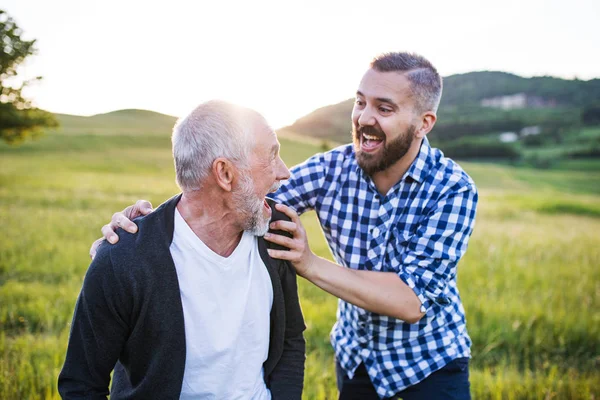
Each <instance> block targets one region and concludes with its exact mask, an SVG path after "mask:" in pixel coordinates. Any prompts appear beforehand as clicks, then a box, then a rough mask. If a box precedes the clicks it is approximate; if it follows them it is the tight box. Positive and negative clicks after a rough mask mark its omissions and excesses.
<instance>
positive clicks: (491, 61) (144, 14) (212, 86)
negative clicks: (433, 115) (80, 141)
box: [0, 0, 600, 127]
mask: <svg viewBox="0 0 600 400" xmlns="http://www.w3.org/2000/svg"><path fill="white" fill-rule="evenodd" d="M0 8H2V9H4V10H6V11H7V12H8V13H9V14H10V15H11V16H12V17H13V18H14V19H15V20H16V22H17V24H19V26H20V27H21V28H22V29H23V30H24V32H25V37H26V38H28V39H32V38H35V39H37V47H38V49H39V52H38V54H37V56H35V57H33V58H31V59H30V60H29V61H28V62H27V63H26V65H25V66H24V68H22V69H21V72H22V73H23V74H24V75H27V76H37V75H42V76H43V77H44V79H43V81H42V82H41V83H39V84H37V85H36V87H35V88H33V89H32V90H30V91H29V94H30V97H32V98H33V99H34V100H35V103H36V104H37V105H38V106H39V107H41V108H44V109H47V110H50V111H53V112H61V113H68V114H79V115H92V114H97V113H103V112H108V111H113V110H117V109H123V108H141V109H148V110H154V111H158V112H162V113H165V114H171V115H175V116H180V115H183V114H185V113H186V112H187V111H188V110H190V109H191V108H192V107H193V106H195V105H196V104H198V103H200V102H202V101H205V100H209V99H211V98H221V99H226V100H229V101H233V102H236V103H238V104H242V105H246V106H249V107H252V108H255V109H257V110H258V111H260V112H262V113H263V114H264V115H265V116H266V117H267V118H268V119H269V120H270V122H271V123H272V125H274V126H275V127H281V126H284V125H288V124H291V123H292V122H293V121H294V120H295V119H297V118H299V117H301V116H303V115H305V114H307V113H309V112H310V111H312V110H314V109H315V108H318V107H322V106H325V105H328V104H333V103H337V102H339V101H342V100H345V99H348V98H350V97H352V96H354V93H355V90H356V87H357V85H358V82H359V80H360V77H361V76H362V73H363V72H364V70H365V67H366V65H367V63H368V61H369V60H370V59H371V58H372V57H373V56H374V55H376V54H377V53H379V52H383V51H395V50H409V51H415V52H418V53H420V54H422V55H424V56H425V57H427V58H428V59H429V60H430V61H432V62H433V64H434V65H436V67H437V68H438V70H439V71H440V73H441V74H442V75H444V76H446V75H451V74H455V73H462V72H469V71H476V70H501V71H507V72H512V73H516V74H519V75H523V76H534V75H553V76H559V77H565V78H573V77H578V78H579V79H591V78H596V77H600V33H599V32H600V31H599V30H598V24H599V23H600V1H597V0H589V1H587V0H569V1H565V0H518V1H513V0H503V1H495V2H489V1H484V0H473V1H458V0H454V1H449V0H443V1H433V0H428V1H418V0H413V1H410V2H409V1H400V0H397V1H386V0H379V1H366V0H363V1H360V2H359V1H351V0H345V1H326V0H319V1H294V2H292V1H282V0H280V1H226V0H214V1H200V0H197V1H191V0H190V1H180V0H170V1H149V0H143V1H141V0H103V1H81V0H53V1H48V0H3V1H2V4H0Z"/></svg>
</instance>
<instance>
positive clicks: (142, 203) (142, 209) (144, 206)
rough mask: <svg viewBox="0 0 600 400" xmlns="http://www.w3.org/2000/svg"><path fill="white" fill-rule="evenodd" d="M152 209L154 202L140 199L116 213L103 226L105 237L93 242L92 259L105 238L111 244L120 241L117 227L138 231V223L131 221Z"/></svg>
mask: <svg viewBox="0 0 600 400" xmlns="http://www.w3.org/2000/svg"><path fill="white" fill-rule="evenodd" d="M152 211H153V209H152V204H150V202H149V201H147V200H138V201H136V202H135V204H133V205H131V206H129V207H127V208H125V209H124V210H123V211H120V212H116V213H114V214H113V216H112V219H111V220H110V223H109V224H106V225H104V226H103V227H102V235H103V237H101V238H100V239H98V240H96V241H95V242H94V243H92V247H90V258H91V259H92V260H93V259H94V257H95V256H96V251H98V247H99V246H100V244H101V243H102V242H103V241H104V240H105V239H106V240H108V242H109V243H111V244H115V243H117V242H118V241H119V236H117V234H116V233H115V231H116V230H117V228H122V229H124V230H125V231H127V232H129V233H136V232H137V225H136V224H134V223H133V222H131V220H132V219H135V218H137V217H139V216H142V215H148V214H150V213H151V212H152Z"/></svg>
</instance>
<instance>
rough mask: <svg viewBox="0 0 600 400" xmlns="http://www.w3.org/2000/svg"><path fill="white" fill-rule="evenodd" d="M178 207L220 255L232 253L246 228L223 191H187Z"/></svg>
mask: <svg viewBox="0 0 600 400" xmlns="http://www.w3.org/2000/svg"><path fill="white" fill-rule="evenodd" d="M226 197H227V198H228V196H226ZM177 210H179V213H180V214H181V216H182V217H183V219H184V220H185V222H186V223H187V224H188V225H189V227H190V228H191V229H192V231H193V232H194V233H195V234H196V236H198V238H199V239H200V240H202V242H203V243H204V244H205V245H206V246H207V247H208V248H209V249H211V250H212V251H214V252H215V253H217V254H219V255H220V256H222V257H228V256H230V255H231V253H233V251H234V250H235V248H236V247H237V245H238V244H239V243H240V240H241V238H242V234H243V233H244V231H243V229H242V228H241V227H240V225H239V223H238V222H237V221H236V216H235V214H234V212H233V211H234V210H233V208H232V207H231V205H230V203H229V202H228V201H227V200H225V199H224V196H222V194H221V195H214V194H211V193H202V191H200V190H198V191H193V192H184V193H183V195H182V196H181V200H180V201H179V203H178V204H177Z"/></svg>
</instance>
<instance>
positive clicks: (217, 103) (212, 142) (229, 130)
mask: <svg viewBox="0 0 600 400" xmlns="http://www.w3.org/2000/svg"><path fill="white" fill-rule="evenodd" d="M257 119H262V116H261V115H260V114H259V113H257V112H256V111H254V110H250V109H248V108H244V107H240V106H236V105H234V104H230V103H227V102H225V101H221V100H211V101H208V102H206V103H202V104H200V105H199V106H198V107H196V108H195V109H194V110H193V111H192V112H191V113H190V114H189V115H187V116H185V117H183V118H180V119H179V120H178V121H177V123H176V124H175V127H174V128H173V135H172V137H171V141H172V142H173V158H174V161H175V172H176V177H177V178H176V179H177V184H178V185H179V187H180V188H181V190H183V191H193V190H200V187H201V186H202V182H203V181H204V179H205V178H206V177H207V176H208V174H209V173H210V170H211V168H212V164H213V162H214V161H215V160H216V159H217V158H219V157H224V158H227V159H228V160H230V161H232V162H233V163H234V164H235V165H236V166H238V167H239V168H241V169H247V168H248V167H249V156H250V150H252V148H253V147H254V140H253V135H252V130H253V129H254V123H253V122H255V121H256V120H257Z"/></svg>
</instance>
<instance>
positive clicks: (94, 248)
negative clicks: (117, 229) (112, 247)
mask: <svg viewBox="0 0 600 400" xmlns="http://www.w3.org/2000/svg"><path fill="white" fill-rule="evenodd" d="M103 241H104V238H103V237H101V238H100V239H96V240H95V241H94V243H92V247H90V258H91V259H92V260H93V259H94V257H96V252H97V251H98V247H100V245H101V244H102V242H103Z"/></svg>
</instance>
